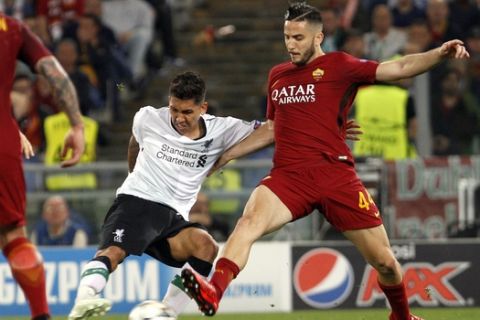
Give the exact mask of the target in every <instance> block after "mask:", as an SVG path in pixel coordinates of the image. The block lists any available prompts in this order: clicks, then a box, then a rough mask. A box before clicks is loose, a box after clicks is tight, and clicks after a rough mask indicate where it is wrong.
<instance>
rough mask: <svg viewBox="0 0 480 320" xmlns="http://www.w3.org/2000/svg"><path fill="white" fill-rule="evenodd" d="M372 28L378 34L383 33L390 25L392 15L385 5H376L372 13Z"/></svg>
mask: <svg viewBox="0 0 480 320" xmlns="http://www.w3.org/2000/svg"><path fill="white" fill-rule="evenodd" d="M372 26H373V30H374V31H375V32H376V33H379V34H385V33H387V32H388V30H389V29H390V27H391V26H392V15H391V14H390V10H389V9H388V7H387V6H386V5H383V4H381V5H378V6H376V7H375V9H373V13H372Z"/></svg>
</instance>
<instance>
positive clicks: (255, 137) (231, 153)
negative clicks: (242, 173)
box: [208, 120, 274, 176]
mask: <svg viewBox="0 0 480 320" xmlns="http://www.w3.org/2000/svg"><path fill="white" fill-rule="evenodd" d="M273 128H274V122H273V121H271V120H267V122H265V123H263V124H262V125H261V126H260V127H259V128H258V129H257V130H255V131H253V132H252V133H251V134H250V135H249V136H248V137H246V138H245V139H243V140H242V141H241V142H239V143H237V144H236V145H234V146H233V147H231V148H230V149H228V150H227V151H225V152H224V153H223V154H222V155H221V156H220V158H218V160H217V161H216V162H215V164H214V165H213V167H212V169H210V172H209V173H208V176H210V175H211V174H212V173H213V172H215V171H217V170H218V169H220V168H222V167H223V166H224V165H226V164H227V163H228V162H230V161H231V160H233V159H237V158H241V157H243V156H246V155H247V154H250V153H252V152H255V151H258V150H260V149H263V148H265V147H267V146H269V145H271V144H272V143H273V141H274V136H273Z"/></svg>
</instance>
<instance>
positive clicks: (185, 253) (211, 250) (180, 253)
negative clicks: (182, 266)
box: [167, 226, 218, 261]
mask: <svg viewBox="0 0 480 320" xmlns="http://www.w3.org/2000/svg"><path fill="white" fill-rule="evenodd" d="M167 241H168V244H169V246H170V253H171V255H172V257H173V258H174V259H175V260H177V261H185V260H187V259H188V258H190V257H191V256H197V255H201V256H202V257H201V258H209V257H211V256H215V255H216V253H217V251H218V246H217V243H216V242H215V240H214V239H213V237H212V236H211V235H210V234H209V233H208V232H207V231H206V230H205V229H203V228H200V227H195V226H190V227H187V228H184V229H182V230H181V231H180V232H178V233H177V234H175V235H174V236H173V237H170V238H168V239H167ZM204 256H205V257H204Z"/></svg>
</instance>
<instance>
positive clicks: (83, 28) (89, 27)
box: [77, 17, 98, 44]
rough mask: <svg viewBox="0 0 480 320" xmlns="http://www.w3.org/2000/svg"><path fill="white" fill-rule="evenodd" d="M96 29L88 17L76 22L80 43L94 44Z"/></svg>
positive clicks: (93, 22)
mask: <svg viewBox="0 0 480 320" xmlns="http://www.w3.org/2000/svg"><path fill="white" fill-rule="evenodd" d="M97 34H98V28H97V25H96V23H95V21H93V19H91V18H89V17H81V18H80V19H79V21H78V29H77V37H78V40H79V41H80V42H81V43H90V44H91V43H95V42H96V41H97Z"/></svg>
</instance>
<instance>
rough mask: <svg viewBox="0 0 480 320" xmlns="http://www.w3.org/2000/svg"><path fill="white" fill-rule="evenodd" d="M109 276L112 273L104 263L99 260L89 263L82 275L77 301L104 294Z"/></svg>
mask: <svg viewBox="0 0 480 320" xmlns="http://www.w3.org/2000/svg"><path fill="white" fill-rule="evenodd" d="M109 274H110V272H108V268H107V266H106V265H105V264H104V263H103V262H100V261H97V260H94V261H90V262H88V263H87V264H86V265H85V268H84V269H83V272H82V275H81V279H80V284H79V285H78V291H77V298H76V300H81V299H92V298H94V297H95V296H96V295H97V294H99V293H100V292H102V290H103V289H104V288H105V285H106V284H107V281H108V276H109Z"/></svg>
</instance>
